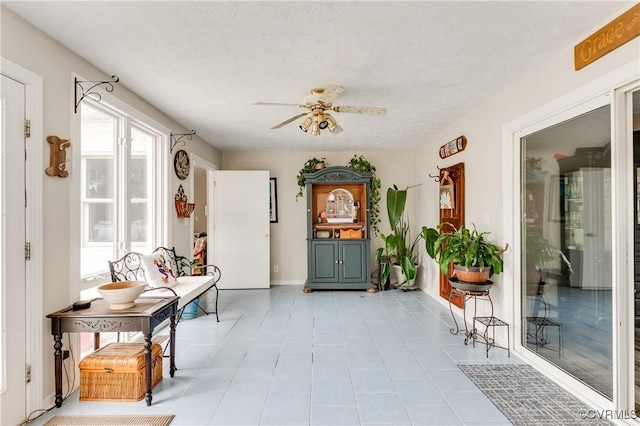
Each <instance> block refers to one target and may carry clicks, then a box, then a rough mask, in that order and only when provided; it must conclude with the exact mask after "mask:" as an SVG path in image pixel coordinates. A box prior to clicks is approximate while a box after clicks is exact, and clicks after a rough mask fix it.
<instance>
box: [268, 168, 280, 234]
mask: <svg viewBox="0 0 640 426" xmlns="http://www.w3.org/2000/svg"><path fill="white" fill-rule="evenodd" d="M277 182H278V181H277V178H274V177H272V178H269V222H271V223H278V185H277Z"/></svg>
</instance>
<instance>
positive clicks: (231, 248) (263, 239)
mask: <svg viewBox="0 0 640 426" xmlns="http://www.w3.org/2000/svg"><path fill="white" fill-rule="evenodd" d="M213 176H214V185H213V200H214V201H213V212H214V213H213V221H214V228H213V244H214V247H213V253H214V258H213V259H212V263H213V264H215V265H217V266H218V267H219V268H220V271H221V272H222V279H221V280H220V283H219V284H218V287H219V288H220V289H236V288H269V241H270V228H269V226H270V222H269V172H267V171H229V170H216V171H214V172H213ZM210 262H211V260H210Z"/></svg>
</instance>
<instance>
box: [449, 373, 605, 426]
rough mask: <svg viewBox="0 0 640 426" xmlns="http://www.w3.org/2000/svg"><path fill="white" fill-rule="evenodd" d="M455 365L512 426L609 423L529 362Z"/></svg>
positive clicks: (562, 425) (566, 425) (565, 425)
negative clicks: (528, 363)
mask: <svg viewBox="0 0 640 426" xmlns="http://www.w3.org/2000/svg"><path fill="white" fill-rule="evenodd" d="M458 367H459V368H460V370H462V372H463V373H465V374H466V375H467V376H468V377H469V378H470V379H471V381H473V383H475V385H476V386H478V387H479V388H480V390H481V391H482V392H483V393H484V394H485V395H486V396H487V398H489V400H491V402H493V404H494V405H495V406H496V407H498V409H499V410H500V411H501V412H502V414H504V415H505V416H506V417H507V418H508V419H509V421H511V423H513V424H514V425H516V426H534V425H535V426H538V425H554V426H568V425H576V426H577V425H580V426H582V425H603V426H604V425H607V426H608V425H610V424H611V423H609V421H607V420H605V419H601V418H600V417H599V416H598V414H599V412H598V411H597V410H595V409H593V408H592V407H589V406H587V405H585V403H583V402H582V401H580V400H579V399H577V398H576V397H574V396H573V395H571V394H570V393H568V392H567V391H565V390H564V389H562V388H561V387H560V386H558V385H557V384H555V383H554V382H552V381H551V380H549V379H548V378H546V377H545V376H544V375H542V374H541V373H540V372H538V371H537V370H536V369H534V368H533V367H531V366H530V365H526V364H480V365H472V364H466V365H463V364H461V365H458ZM600 413H602V411H601V412H600ZM602 414H604V413H602Z"/></svg>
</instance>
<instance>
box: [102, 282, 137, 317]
mask: <svg viewBox="0 0 640 426" xmlns="http://www.w3.org/2000/svg"><path fill="white" fill-rule="evenodd" d="M146 286H147V283H146V282H145V281H119V282H115V283H109V284H104V285H101V286H100V287H98V293H100V296H102V297H104V300H106V301H107V302H109V304H110V305H109V308H111V309H112V310H114V311H121V310H123V309H128V308H132V307H134V306H135V305H136V304H135V300H136V299H137V298H138V296H140V295H141V294H142V292H143V291H144V289H145V287H146Z"/></svg>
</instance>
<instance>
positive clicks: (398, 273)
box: [391, 265, 418, 287]
mask: <svg viewBox="0 0 640 426" xmlns="http://www.w3.org/2000/svg"><path fill="white" fill-rule="evenodd" d="M391 266H393V273H394V275H395V277H396V286H398V287H413V286H414V285H415V283H416V279H415V278H414V279H412V280H409V282H407V279H406V278H405V276H404V273H403V272H402V268H401V267H400V265H391ZM417 268H418V266H417V265H416V269H417ZM417 276H418V274H416V277H417Z"/></svg>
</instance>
